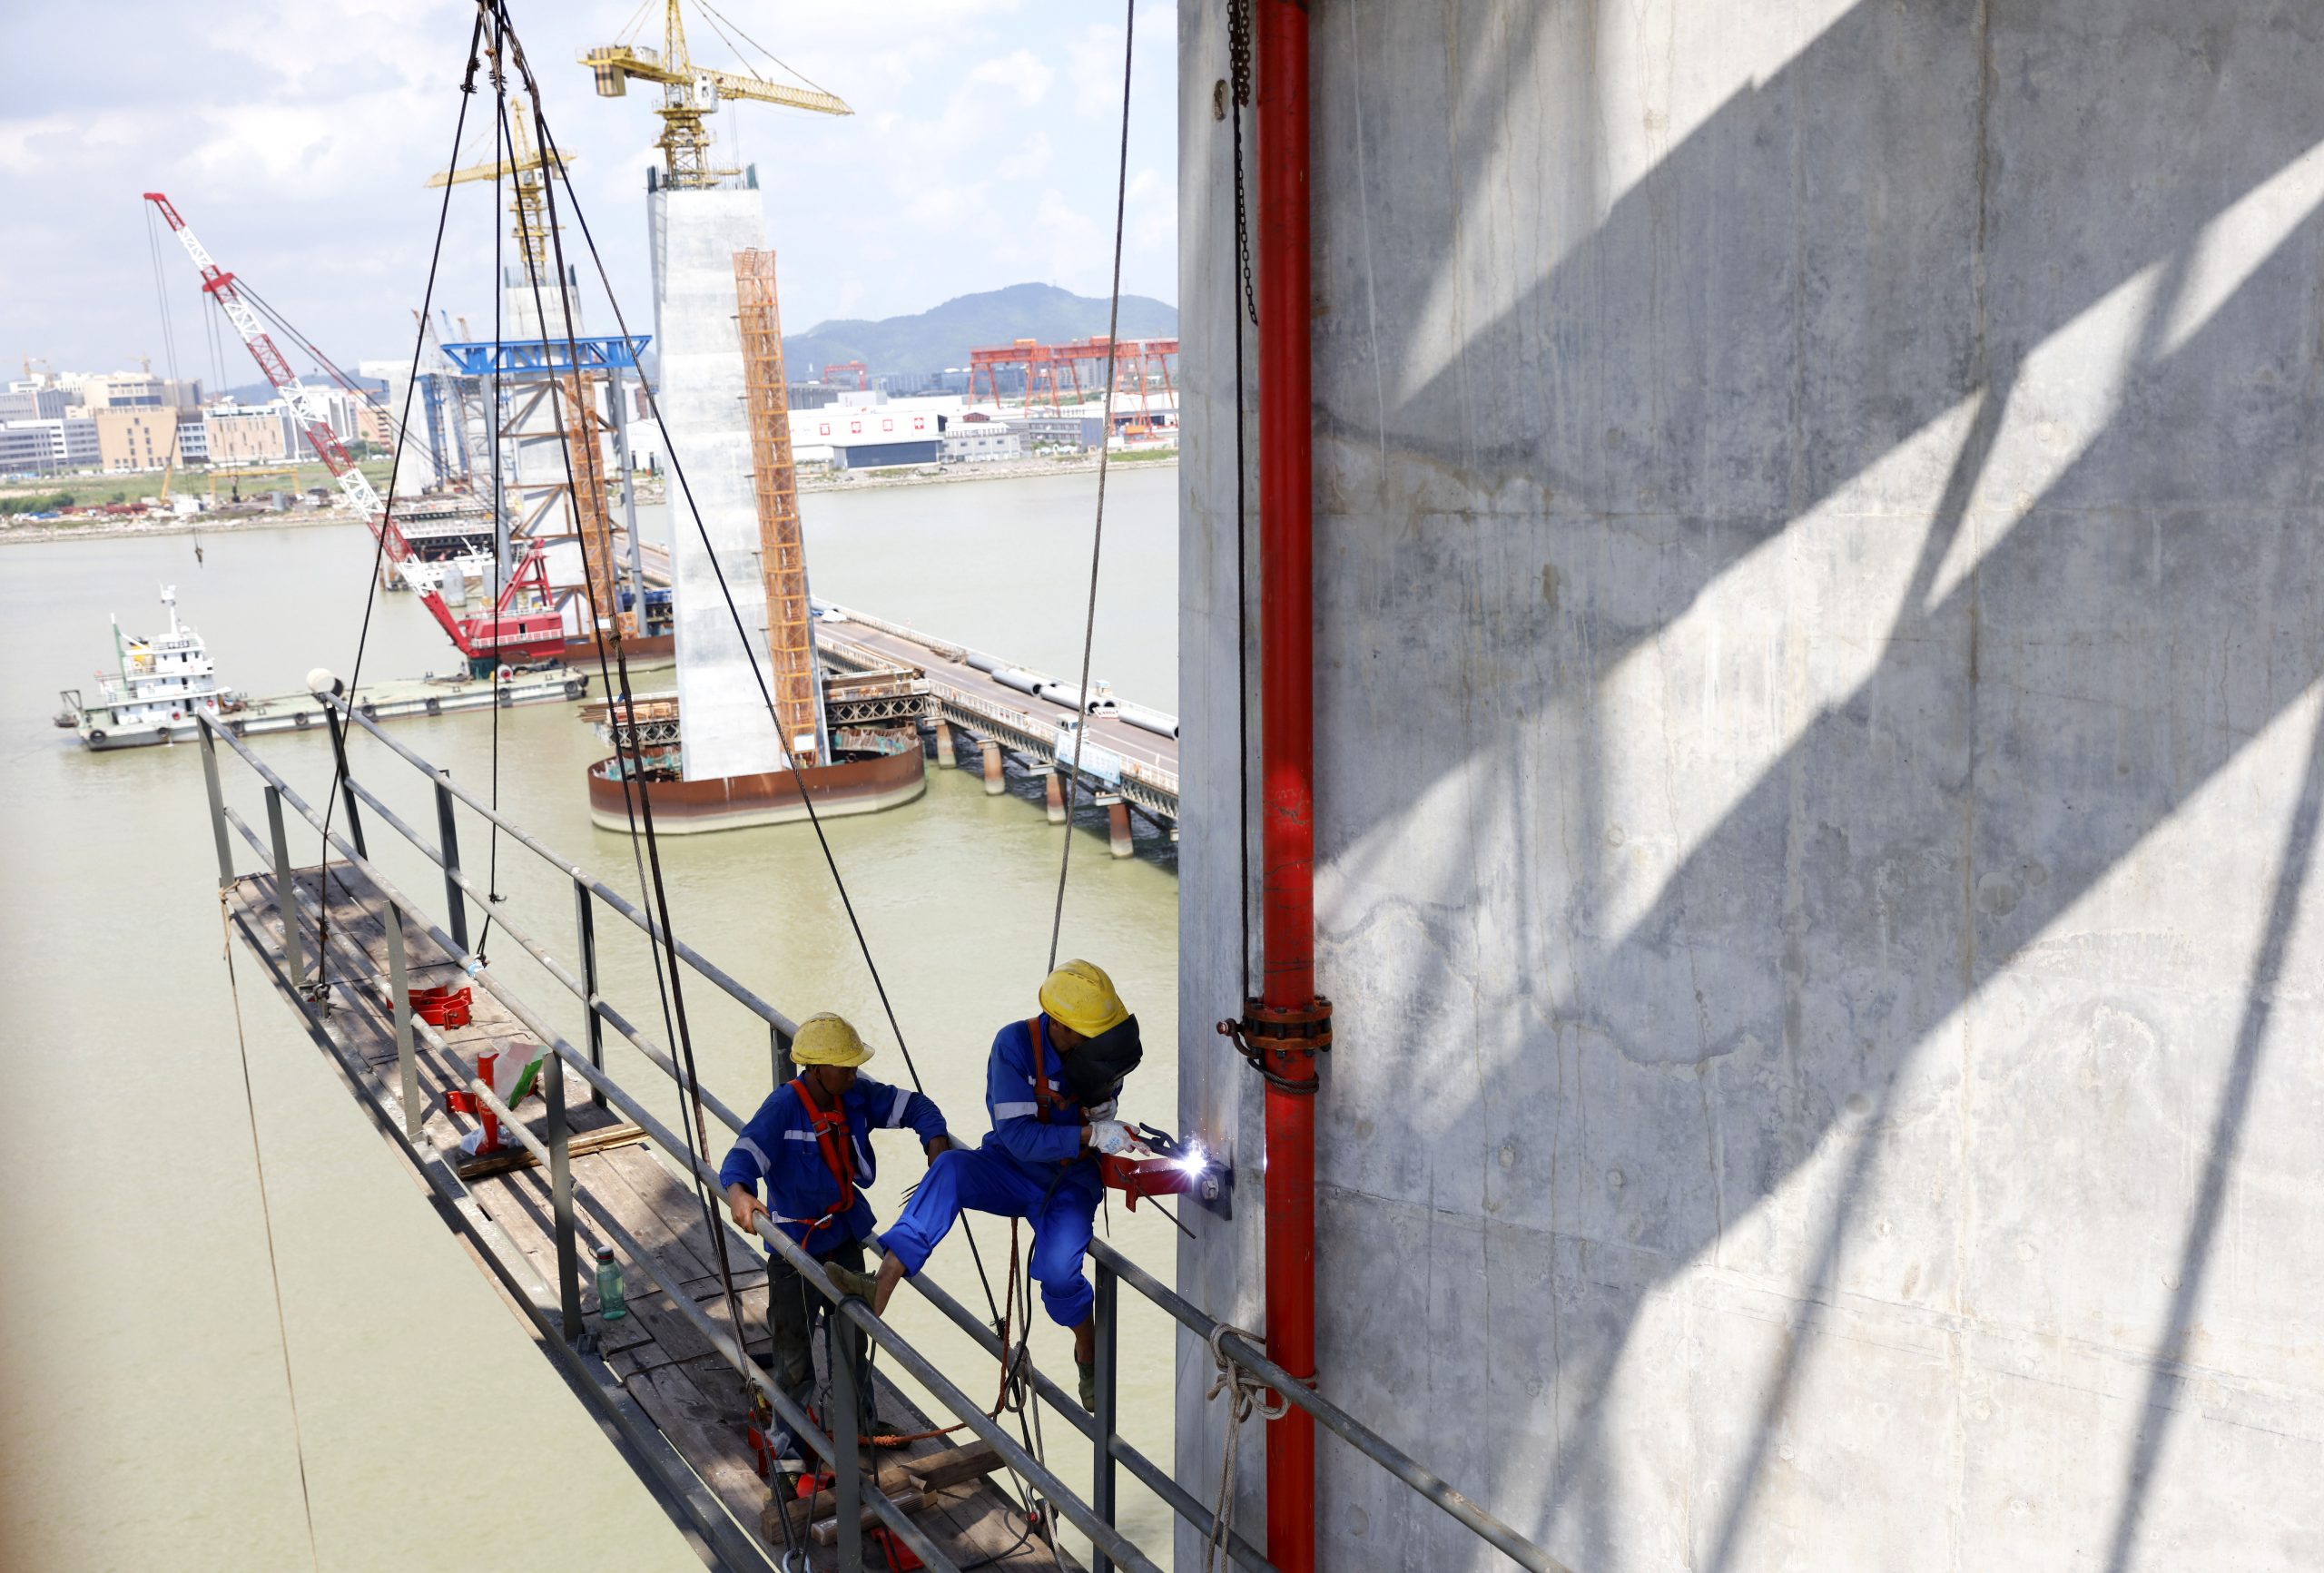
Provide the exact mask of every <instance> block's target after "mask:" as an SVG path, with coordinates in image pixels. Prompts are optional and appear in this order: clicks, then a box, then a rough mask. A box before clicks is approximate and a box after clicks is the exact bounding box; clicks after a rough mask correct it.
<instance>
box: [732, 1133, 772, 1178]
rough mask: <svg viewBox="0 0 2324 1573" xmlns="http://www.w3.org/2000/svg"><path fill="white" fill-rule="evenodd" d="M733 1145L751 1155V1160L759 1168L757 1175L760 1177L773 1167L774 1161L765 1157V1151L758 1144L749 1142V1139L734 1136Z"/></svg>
mask: <svg viewBox="0 0 2324 1573" xmlns="http://www.w3.org/2000/svg"><path fill="white" fill-rule="evenodd" d="M734 1145H736V1146H738V1147H740V1148H741V1149H742V1150H743V1151H744V1152H746V1153H748V1154H750V1155H751V1157H752V1159H753V1161H754V1162H756V1163H757V1165H758V1166H759V1174H760V1175H762V1176H763V1175H766V1174H767V1173H768V1172H769V1171H770V1170H772V1169H773V1167H774V1160H773V1158H770V1157H768V1156H767V1155H766V1149H765V1148H764V1147H763V1146H761V1145H758V1143H756V1142H754V1141H753V1140H751V1138H750V1137H748V1136H736V1137H735V1138H734Z"/></svg>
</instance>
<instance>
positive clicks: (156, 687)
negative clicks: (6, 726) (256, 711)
mask: <svg viewBox="0 0 2324 1573" xmlns="http://www.w3.org/2000/svg"><path fill="white" fill-rule="evenodd" d="M162 605H164V606H166V607H168V608H169V614H170V631H169V632H168V633H167V634H162V635H161V636H160V637H158V638H153V639H137V638H132V637H130V636H128V635H126V634H123V633H122V631H121V623H120V620H119V619H118V618H116V619H115V620H114V622H113V651H114V655H115V658H116V660H117V661H118V662H119V664H120V674H119V675H118V676H114V677H103V678H101V679H100V680H99V683H100V686H99V688H98V691H97V698H96V700H95V701H94V703H84V702H83V701H82V698H81V691H80V690H79V689H77V688H68V689H66V690H64V695H63V697H64V705H65V709H64V713H62V714H60V715H59V716H57V718H56V723H57V724H58V725H59V726H70V727H73V728H74V730H76V731H78V732H80V734H81V741H82V742H84V743H85V744H86V745H87V746H89V747H90V748H94V749H112V748H142V747H143V746H145V745H146V744H148V743H156V742H178V741H179V740H180V739H188V740H190V739H192V737H193V736H194V735H195V734H196V732H198V731H199V729H200V727H201V724H202V723H201V722H200V721H199V720H197V719H196V718H197V717H198V716H199V715H201V714H202V713H205V712H206V713H209V714H211V715H213V716H218V715H225V714H229V713H232V712H235V711H239V710H241V708H242V705H243V700H242V695H241V693H239V692H237V691H236V690H233V689H231V688H221V687H220V686H219V685H218V675H217V672H216V670H215V669H214V668H213V667H212V664H211V662H210V649H209V646H207V645H205V644H202V635H201V634H196V633H195V632H194V631H193V630H192V629H191V628H188V627H187V626H185V625H184V624H182V623H180V622H179V621H178V593H177V587H176V586H175V585H163V586H162Z"/></svg>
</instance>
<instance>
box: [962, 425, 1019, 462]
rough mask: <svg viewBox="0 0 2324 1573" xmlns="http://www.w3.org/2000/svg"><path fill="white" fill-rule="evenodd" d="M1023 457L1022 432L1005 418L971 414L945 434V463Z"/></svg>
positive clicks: (991, 460)
mask: <svg viewBox="0 0 2324 1573" xmlns="http://www.w3.org/2000/svg"><path fill="white" fill-rule="evenodd" d="M942 457H943V460H944V462H945V463H946V464H994V463H998V462H1000V461H1002V460H1006V459H1012V458H1023V457H1025V437H1024V434H1023V433H1022V432H1020V431H1019V430H1018V429H1017V428H1016V427H1014V426H1012V425H1010V424H1009V422H1008V421H1005V420H990V419H987V418H983V417H981V416H975V417H970V418H965V419H963V420H961V421H960V422H959V423H958V424H957V425H954V426H952V427H950V428H949V429H948V430H947V431H946V432H945V434H944V444H943V454H942Z"/></svg>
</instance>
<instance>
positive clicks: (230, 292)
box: [145, 192, 565, 675]
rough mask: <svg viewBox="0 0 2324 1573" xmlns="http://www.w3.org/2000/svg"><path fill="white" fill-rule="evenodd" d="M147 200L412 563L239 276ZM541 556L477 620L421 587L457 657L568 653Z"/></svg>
mask: <svg viewBox="0 0 2324 1573" xmlns="http://www.w3.org/2000/svg"><path fill="white" fill-rule="evenodd" d="M145 200H146V201H147V202H151V203H153V205H154V206H155V207H156V208H158V209H160V210H161V213H162V219H163V220H165V221H167V222H168V224H169V226H170V232H171V233H172V234H173V235H175V236H177V238H178V242H179V244H181V245H182V246H184V247H185V252H186V255H187V256H189V257H191V258H192V259H193V265H194V267H195V268H196V269H198V270H200V271H201V273H202V289H203V290H204V291H205V292H207V293H208V294H209V295H210V297H211V298H212V300H216V301H217V302H218V309H219V310H222V311H223V312H224V313H225V314H226V320H228V321H230V322H231V323H232V324H233V325H234V331H235V332H237V333H239V334H241V336H242V343H243V345H244V346H245V347H247V348H248V349H249V350H250V352H251V359H253V360H255V361H257V362H258V369H260V370H261V371H263V372H264V373H266V379H267V381H269V382H271V383H272V384H273V385H274V389H275V391H276V392H278V393H280V394H281V396H282V398H283V401H284V402H285V403H286V404H288V405H289V406H290V407H291V410H292V412H293V413H294V414H296V415H297V417H298V418H299V425H300V428H301V429H303V430H304V431H305V432H306V434H307V443H308V446H309V447H312V448H313V449H314V450H315V456H316V457H318V458H320V459H321V460H322V461H323V467H324V468H326V469H328V470H330V473H331V478H332V479H333V480H336V481H337V482H338V483H339V489H340V493H341V494H342V495H344V496H346V498H347V500H348V501H349V502H350V503H352V504H353V505H354V506H355V511H356V513H357V514H358V515H359V516H361V517H362V520H363V523H364V524H365V525H366V526H368V527H369V529H370V531H371V535H372V536H373V538H375V539H377V540H378V541H379V543H380V549H381V550H382V551H383V552H384V553H385V554H386V555H387V557H388V560H389V561H390V562H392V563H395V564H397V565H401V564H404V563H406V562H409V561H410V559H411V555H412V553H411V544H410V543H409V541H407V540H405V539H404V536H403V532H402V531H401V530H399V529H397V528H396V526H395V519H394V517H393V516H392V515H391V514H390V513H389V509H388V507H387V506H386V505H385V504H383V503H381V502H380V500H379V493H378V492H377V491H375V490H373V489H372V487H371V483H370V481H369V479H368V478H367V477H365V476H364V474H363V472H362V471H361V470H359V469H358V468H356V467H355V461H354V460H353V459H351V458H350V457H347V449H346V447H344V446H342V445H341V444H340V440H339V434H338V433H336V432H334V431H332V430H331V428H330V419H329V418H328V412H327V410H326V409H325V408H324V405H323V402H322V400H321V399H320V398H316V397H315V395H314V394H313V392H312V391H310V389H309V388H308V387H307V385H306V384H305V383H303V382H301V381H300V380H299V374H298V373H297V372H295V371H293V370H291V363H290V362H289V361H288V360H285V359H283V358H282V351H281V350H280V349H276V348H275V344H274V340H273V339H271V338H269V337H268V336H267V331H266V329H265V328H264V327H263V326H261V324H260V322H259V320H258V314H257V313H256V312H255V311H252V310H251V307H250V302H249V301H247V300H243V299H242V296H241V291H240V290H236V289H235V288H234V275H233V274H231V273H229V272H227V271H226V270H224V269H223V268H221V267H220V266H219V265H218V264H217V262H216V261H215V260H213V259H212V257H211V255H210V252H209V251H208V249H207V248H205V247H204V246H203V245H202V241H200V240H198V239H197V238H196V237H195V235H194V232H193V231H192V230H191V229H189V228H187V227H186V221H184V220H183V219H182V218H180V217H179V216H178V211H177V209H176V208H175V207H173V206H172V205H171V202H170V199H169V198H168V197H166V196H164V195H162V193H161V192H146V193H145ZM540 554H541V549H540V546H538V545H537V544H535V545H534V546H531V547H530V549H529V550H527V553H526V555H525V558H524V560H523V561H522V562H520V563H518V564H517V565H516V568H515V570H514V571H513V572H512V573H510V574H509V575H508V582H507V585H505V586H504V587H503V588H502V589H501V592H500V599H499V601H498V603H497V605H494V607H493V609H492V610H491V611H490V612H489V613H487V614H485V615H483V616H480V617H455V616H454V615H453V614H452V610H451V608H450V607H448V606H447V605H445V604H444V597H443V596H442V595H439V594H438V592H436V591H435V590H433V589H428V590H422V591H421V592H420V595H419V598H420V601H421V603H422V604H423V605H426V606H427V608H428V611H429V613H431V614H433V615H434V616H435V618H436V621H437V622H438V623H440V624H443V627H444V632H445V633H447V634H450V635H451V637H452V643H453V644H456V645H458V647H459V652H460V654H462V655H464V656H466V657H467V658H468V664H469V667H470V669H471V670H473V671H476V672H477V673H478V675H484V674H486V673H489V672H491V671H492V670H493V669H494V668H495V667H497V666H498V665H500V664H503V663H505V662H508V661H527V660H541V659H551V658H555V657H556V656H557V655H559V654H562V653H563V652H564V649H565V619H564V618H563V617H562V616H561V615H560V614H558V613H557V612H556V609H555V608H554V607H553V606H550V605H547V595H546V594H544V593H545V592H546V591H547V584H548V576H547V566H546V565H545V564H543V563H542V561H541V555H540ZM527 587H529V588H531V589H532V590H534V591H535V592H536V593H537V594H541V595H542V602H543V604H542V605H541V607H540V608H539V609H537V610H527V611H518V612H511V611H510V610H509V608H510V605H511V604H512V603H513V602H514V601H515V600H516V598H517V592H518V591H519V590H520V589H523V588H527Z"/></svg>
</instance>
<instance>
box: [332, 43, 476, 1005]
mask: <svg viewBox="0 0 2324 1573" xmlns="http://www.w3.org/2000/svg"><path fill="white" fill-rule="evenodd" d="M483 42H484V14H483V12H482V11H478V14H477V19H476V23H475V25H474V26H473V27H471V28H470V30H469V32H468V69H467V71H466V73H465V74H463V75H462V77H461V79H460V111H459V113H458V116H457V117H456V118H455V120H454V122H453V124H452V156H453V157H454V158H455V159H457V158H458V156H459V148H460V138H461V137H462V136H463V135H464V134H466V133H467V130H468V100H469V98H470V97H472V96H473V95H474V94H475V93H476V73H477V66H478V64H479V62H478V58H477V48H478V45H479V44H482V43H483ZM451 211H452V186H451V182H445V185H444V200H443V202H441V204H439V205H438V208H437V210H436V239H435V242H434V244H433V245H432V246H431V247H430V248H429V250H428V285H427V288H426V290H424V291H423V292H422V293H421V295H420V301H419V332H418V333H417V334H415V335H414V336H413V338H412V343H411V375H410V377H409V379H407V380H406V382H405V383H404V391H403V418H402V419H401V420H400V421H399V422H398V425H399V426H401V427H405V428H409V426H410V424H411V394H412V389H413V388H416V387H418V386H419V362H420V358H421V356H422V355H423V354H424V353H425V351H426V349H427V345H428V307H429V306H430V305H432V304H433V303H434V302H435V300H436V274H437V270H438V268H439V267H440V266H441V265H442V262H443V261H444V227H445V222H446V221H447V220H448V218H449V217H450V215H451ZM402 462H403V448H402V445H400V444H399V445H397V447H396V453H395V457H394V458H392V459H390V460H389V465H388V495H387V496H386V497H385V498H384V499H382V502H381V505H380V516H379V526H378V527H377V529H375V530H374V531H373V532H372V533H373V535H374V536H375V537H376V539H375V541H374V544H373V546H372V549H371V581H370V584H369V585H368V586H366V587H365V590H364V594H363V624H362V627H361V628H360V630H359V632H358V633H357V634H356V636H355V664H354V665H353V666H352V667H351V668H350V670H349V673H348V678H347V703H348V706H349V708H350V709H352V708H353V707H354V705H355V703H356V695H357V693H358V691H359V689H360V687H361V684H362V682H363V656H364V653H365V652H366V651H367V650H368V649H369V647H370V644H371V614H372V613H373V612H374V611H375V610H376V609H377V608H378V606H379V567H380V565H381V564H382V563H384V562H385V561H386V560H387V555H388V537H389V536H390V535H393V534H394V533H395V517H396V475H397V472H398V471H399V470H400V469H401V467H402ZM332 760H333V762H332V765H331V781H330V791H329V792H327V793H325V794H324V796H323V830H322V845H321V849H320V851H319V852H318V853H317V854H316V861H317V862H318V863H320V865H321V866H322V867H323V868H325V869H326V870H327V869H329V868H330V826H331V817H332V815H333V814H334V813H335V812H336V811H337V810H338V808H339V800H340V797H341V796H342V795H343V793H344V790H345V787H346V784H347V751H346V750H345V749H344V748H343V747H342V748H340V749H336V750H334V751H333V755H332ZM319 923H320V927H319V928H318V929H317V930H316V932H317V937H318V939H320V940H321V941H322V943H320V944H318V945H317V946H316V947H315V982H314V992H315V994H316V995H317V996H320V995H321V993H322V992H323V991H324V990H325V989H326V988H328V987H329V984H328V978H329V975H330V960H329V957H330V902H329V901H327V900H326V901H324V902H323V903H322V916H321V918H320V919H319ZM291 987H292V988H298V987H299V980H298V979H297V978H292V979H291Z"/></svg>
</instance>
